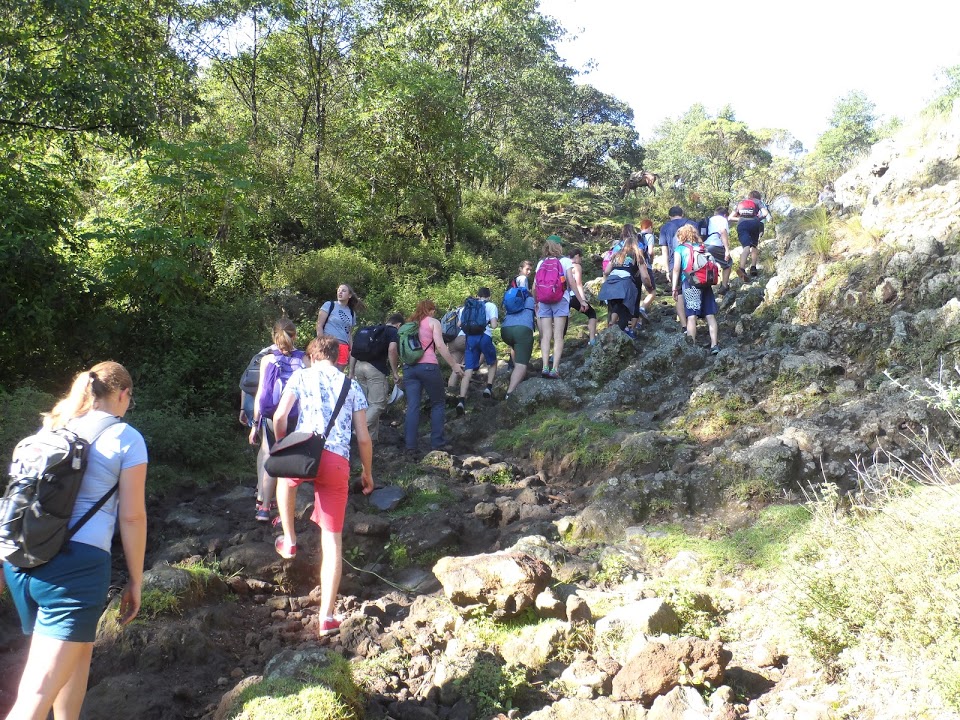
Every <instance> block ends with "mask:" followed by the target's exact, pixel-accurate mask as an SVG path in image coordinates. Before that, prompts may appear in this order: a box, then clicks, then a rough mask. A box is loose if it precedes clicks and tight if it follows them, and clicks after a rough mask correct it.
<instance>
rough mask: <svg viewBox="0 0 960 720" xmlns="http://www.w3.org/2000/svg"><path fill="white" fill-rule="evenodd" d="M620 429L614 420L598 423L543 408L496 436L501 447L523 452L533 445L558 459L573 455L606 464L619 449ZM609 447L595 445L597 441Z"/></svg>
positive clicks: (584, 461) (583, 460)
mask: <svg viewBox="0 0 960 720" xmlns="http://www.w3.org/2000/svg"><path fill="white" fill-rule="evenodd" d="M616 432H617V428H616V426H615V425H613V424H612V423H605V422H594V421H591V420H587V419H585V418H583V417H582V416H580V415H576V414H573V413H568V412H565V411H563V410H557V409H554V408H545V409H542V410H539V411H538V412H536V413H535V414H534V415H532V416H530V417H528V418H526V419H524V420H523V421H522V422H521V423H520V424H519V425H517V426H516V427H514V428H512V429H509V430H501V431H500V432H499V433H497V435H496V437H495V438H494V445H495V447H496V448H497V449H498V450H505V451H509V452H519V451H521V450H524V449H526V448H531V449H532V451H533V452H536V453H539V454H541V455H542V456H552V457H555V458H561V457H565V456H567V455H570V454H572V455H573V457H574V458H575V459H576V461H577V462H578V463H590V464H591V465H597V466H600V465H605V464H607V463H608V462H610V460H611V459H613V457H614V456H615V455H616V452H617V450H618V449H619V443H615V442H612V441H611V439H610V438H611V436H613V435H615V434H616ZM601 441H603V442H605V443H606V445H605V446H601V447H596V448H594V447H593V445H594V443H599V442H601Z"/></svg>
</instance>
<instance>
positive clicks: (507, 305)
mask: <svg viewBox="0 0 960 720" xmlns="http://www.w3.org/2000/svg"><path fill="white" fill-rule="evenodd" d="M528 297H530V293H529V292H527V289H526V288H522V287H512V288H510V289H509V290H507V292H506V294H505V295H504V296H503V309H504V310H506V311H507V315H515V314H516V313H518V312H523V310H524V309H525V308H526V307H527V298H528Z"/></svg>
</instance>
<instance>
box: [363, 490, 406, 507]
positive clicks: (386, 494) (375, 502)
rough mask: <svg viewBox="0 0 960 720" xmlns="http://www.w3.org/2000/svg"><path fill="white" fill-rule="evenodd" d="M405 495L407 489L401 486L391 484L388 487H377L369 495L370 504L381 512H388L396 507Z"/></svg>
mask: <svg viewBox="0 0 960 720" xmlns="http://www.w3.org/2000/svg"><path fill="white" fill-rule="evenodd" d="M406 497H407V491H406V490H404V489H403V488H402V487H398V486H396V485H391V486H389V487H384V488H378V489H376V490H374V491H373V492H372V493H370V495H369V498H368V499H369V501H370V504H371V505H372V506H373V507H375V508H376V509H377V510H380V511H381V512H390V511H391V510H396V509H397V507H398V506H399V505H400V503H402V502H403V501H404V500H405V499H406Z"/></svg>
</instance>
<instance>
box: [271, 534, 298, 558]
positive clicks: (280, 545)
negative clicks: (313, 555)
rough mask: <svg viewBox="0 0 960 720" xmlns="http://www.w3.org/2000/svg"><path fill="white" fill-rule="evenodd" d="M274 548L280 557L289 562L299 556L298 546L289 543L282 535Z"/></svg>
mask: <svg viewBox="0 0 960 720" xmlns="http://www.w3.org/2000/svg"><path fill="white" fill-rule="evenodd" d="M273 547H274V548H276V550H277V552H278V553H279V554H280V557H282V558H286V559H287V560H289V559H290V558H292V557H296V555H297V546H296V544H295V543H294V544H290V543H288V542H287V540H286V538H284V537H283V535H281V536H280V537H278V538H277V539H276V540H274V541H273Z"/></svg>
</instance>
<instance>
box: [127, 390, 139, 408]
mask: <svg viewBox="0 0 960 720" xmlns="http://www.w3.org/2000/svg"><path fill="white" fill-rule="evenodd" d="M127 397H128V398H130V404H129V405H128V406H127V410H133V409H134V408H135V407H136V406H137V401H136V400H134V399H133V390H127Z"/></svg>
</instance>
